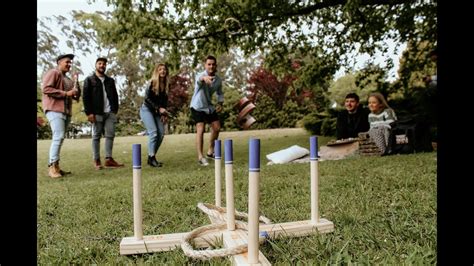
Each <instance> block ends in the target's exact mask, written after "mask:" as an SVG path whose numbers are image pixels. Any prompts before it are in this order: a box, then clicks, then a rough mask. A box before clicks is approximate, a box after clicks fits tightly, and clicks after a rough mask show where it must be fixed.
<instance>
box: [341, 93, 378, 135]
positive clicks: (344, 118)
mask: <svg viewBox="0 0 474 266" xmlns="http://www.w3.org/2000/svg"><path fill="white" fill-rule="evenodd" d="M344 106H345V107H346V110H344V111H342V112H340V113H339V115H338V116H337V124H336V135H337V139H338V140H340V139H347V138H357V136H358V134H359V133H360V132H367V131H369V127H370V126H369V119H368V116H369V110H368V109H367V108H363V107H362V106H360V105H359V96H358V95H357V94H355V93H349V94H347V95H346V98H345V100H344Z"/></svg>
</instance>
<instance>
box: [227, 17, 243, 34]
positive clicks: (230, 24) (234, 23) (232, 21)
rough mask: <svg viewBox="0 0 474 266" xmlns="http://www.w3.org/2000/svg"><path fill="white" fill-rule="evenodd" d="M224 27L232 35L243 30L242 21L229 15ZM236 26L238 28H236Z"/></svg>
mask: <svg viewBox="0 0 474 266" xmlns="http://www.w3.org/2000/svg"><path fill="white" fill-rule="evenodd" d="M224 28H225V30H226V31H227V32H228V33H229V34H231V35H234V34H239V33H240V32H241V31H242V25H240V21H238V20H237V19H236V18H233V17H228V18H226V19H225V20H224ZM236 28H237V30H235V29H236Z"/></svg>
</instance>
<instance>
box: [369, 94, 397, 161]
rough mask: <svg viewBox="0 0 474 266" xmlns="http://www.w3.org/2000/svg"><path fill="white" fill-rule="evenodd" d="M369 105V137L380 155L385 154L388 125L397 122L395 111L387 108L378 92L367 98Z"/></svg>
mask: <svg viewBox="0 0 474 266" xmlns="http://www.w3.org/2000/svg"><path fill="white" fill-rule="evenodd" d="M368 105H369V110H370V114H369V123H370V129H369V136H370V138H371V139H372V140H373V141H374V143H375V145H377V147H378V148H379V149H380V151H381V152H382V154H384V153H385V151H386V148H387V145H388V137H389V135H390V129H391V126H390V123H392V122H394V121H396V120H397V116H396V115H395V111H393V109H392V108H390V106H388V103H387V101H386V100H385V97H384V96H383V95H382V94H381V93H379V92H373V93H371V94H370V95H369V98H368Z"/></svg>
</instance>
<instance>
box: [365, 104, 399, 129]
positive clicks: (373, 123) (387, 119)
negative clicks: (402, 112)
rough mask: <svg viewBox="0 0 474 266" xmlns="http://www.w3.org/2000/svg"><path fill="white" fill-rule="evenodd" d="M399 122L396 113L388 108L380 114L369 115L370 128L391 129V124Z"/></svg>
mask: <svg viewBox="0 0 474 266" xmlns="http://www.w3.org/2000/svg"><path fill="white" fill-rule="evenodd" d="M396 120H397V116H396V115H395V111H393V109H391V108H386V109H385V110H383V112H381V113H380V114H374V113H370V114H369V123H370V128H374V127H379V126H384V127H388V128H391V127H390V123H392V122H395V121H396Z"/></svg>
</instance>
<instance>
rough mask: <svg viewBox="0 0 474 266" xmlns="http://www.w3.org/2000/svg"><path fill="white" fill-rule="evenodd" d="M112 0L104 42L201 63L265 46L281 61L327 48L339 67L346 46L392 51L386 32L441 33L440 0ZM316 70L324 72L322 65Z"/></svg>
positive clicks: (402, 37) (411, 36)
mask: <svg viewBox="0 0 474 266" xmlns="http://www.w3.org/2000/svg"><path fill="white" fill-rule="evenodd" d="M108 3H109V4H111V5H112V6H114V7H115V10H114V12H113V13H112V18H111V19H110V20H109V22H110V23H109V24H104V26H103V27H101V28H98V35H99V36H101V38H102V40H103V41H104V42H107V43H114V44H116V47H117V49H119V50H124V51H128V50H131V49H133V48H136V47H138V46H144V47H147V49H150V51H153V49H154V48H157V47H159V48H160V49H161V51H162V53H163V54H167V55H168V58H169V59H170V63H172V64H176V65H179V64H180V63H181V60H182V58H183V57H191V58H193V59H192V62H193V65H196V64H197V63H198V62H200V58H202V57H203V56H205V55H206V54H207V53H208V51H213V53H215V54H223V53H226V52H228V51H229V50H230V49H232V48H235V47H240V48H241V50H242V51H243V52H244V53H245V54H246V55H250V54H252V53H254V52H256V51H261V52H262V53H264V54H265V55H267V53H268V54H270V57H271V58H273V59H271V61H273V62H280V63H282V62H285V61H286V60H287V57H286V55H288V54H292V53H294V52H296V51H298V52H299V53H301V54H305V55H310V56H314V57H315V58H322V56H323V55H325V56H327V57H328V58H332V59H333V60H330V61H326V62H325V63H324V64H321V66H326V67H328V69H338V66H339V65H340V64H345V63H348V62H349V61H350V58H348V57H347V56H346V55H347V54H348V52H351V51H357V52H360V53H369V55H373V54H374V52H375V51H376V50H379V51H382V52H383V53H386V52H387V49H386V47H387V46H388V45H387V43H386V42H387V39H388V38H392V39H395V40H396V41H399V42H401V43H402V42H406V41H408V40H435V39H436V38H437V35H436V22H437V17H436V12H437V11H436V8H437V3H436V1H418V2H413V1H407V0H398V1H391V2H390V1H383V0H375V1H342V2H341V1H325V2H305V1H296V2H292V1H290V2H288V1H279V0H273V1H268V0H265V1H263V0H258V1H245V2H241V1H225V0H217V1H207V2H198V1H194V0H186V1H167V2H159V3H153V2H151V1H149V0H140V1H134V2H131V1H128V0H110V1H108ZM233 19H236V20H237V22H235V21H234V22H232V21H233ZM302 28H303V30H301V29H302ZM323 61H325V60H323ZM328 63H329V64H328ZM305 72H307V73H311V71H309V70H308V71H305ZM314 73H317V74H316V75H317V76H319V77H324V76H325V75H321V74H322V73H323V72H320V71H314Z"/></svg>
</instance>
